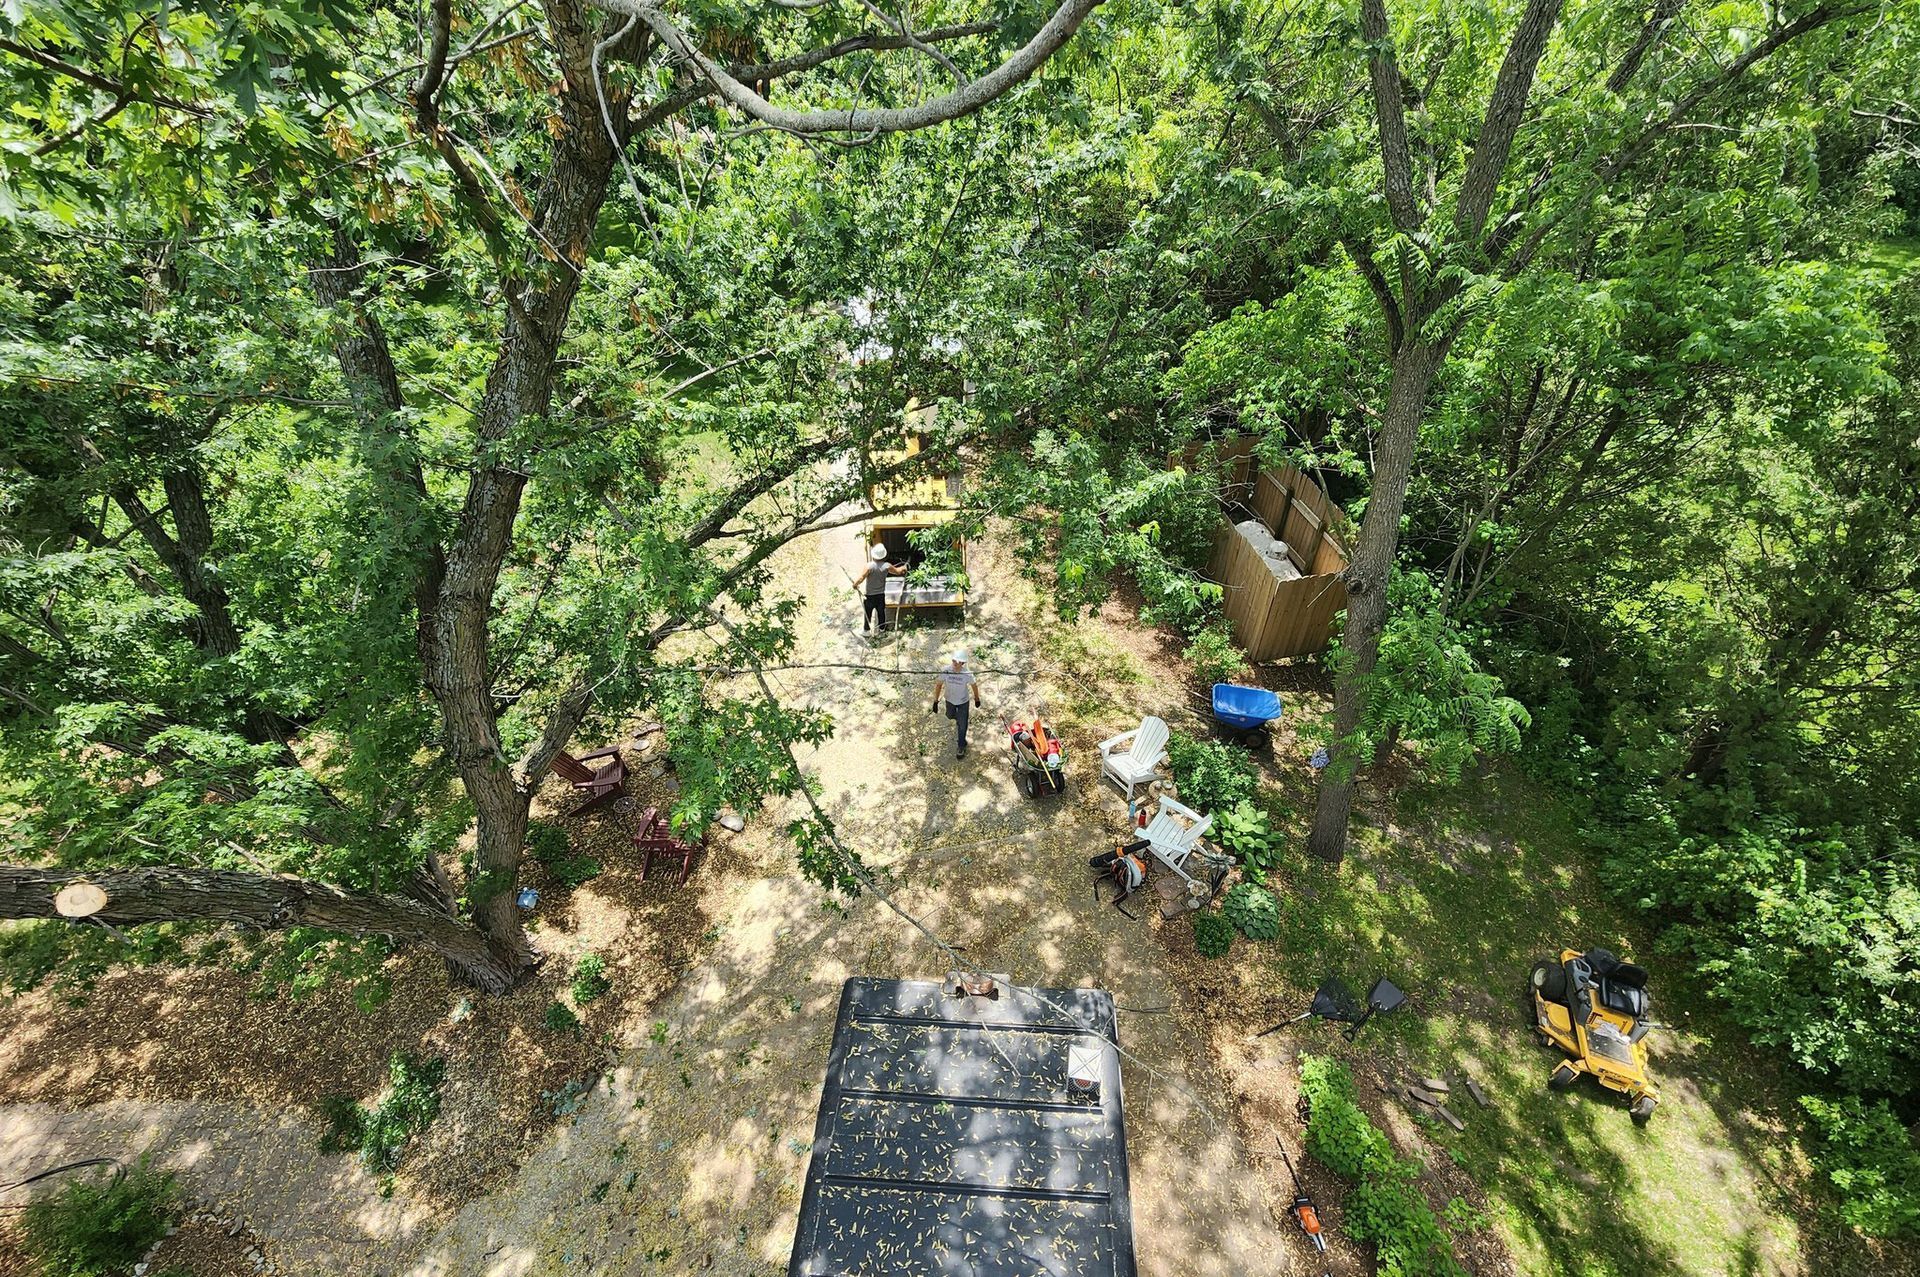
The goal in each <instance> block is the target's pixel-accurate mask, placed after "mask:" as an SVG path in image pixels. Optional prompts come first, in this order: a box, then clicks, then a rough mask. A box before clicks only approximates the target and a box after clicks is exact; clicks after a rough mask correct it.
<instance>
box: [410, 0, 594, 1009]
mask: <svg viewBox="0 0 1920 1277" xmlns="http://www.w3.org/2000/svg"><path fill="white" fill-rule="evenodd" d="M547 19H548V24H549V27H550V29H551V31H552V34H553V39H554V45H555V48H556V50H557V51H558V53H559V55H560V59H561V63H562V65H563V67H565V68H566V69H567V71H568V76H567V81H566V88H565V89H564V91H563V92H562V93H561V94H560V97H559V100H558V103H557V105H558V109H559V112H560V115H561V117H562V119H563V121H564V127H563V128H562V129H561V130H560V131H559V133H558V135H557V136H556V137H555V139H554V144H553V159H552V163H551V164H550V165H549V166H548V168H547V173H546V177H545V178H544V180H543V181H542V182H541V185H540V193H539V198H538V199H537V201H536V203H535V207H534V217H533V222H534V225H536V226H537V227H538V228H539V240H540V243H539V247H538V249H537V250H536V251H534V252H531V253H529V255H528V257H527V259H526V264H525V270H526V278H525V281H524V282H515V283H513V284H512V285H510V286H509V288H508V294H507V296H508V300H507V313H506V321H505V326H504V329H503V332H502V334H501V339H500V354H499V356H498V358H496V359H495V360H494V364H493V367H492V369H491V370H490V371H489V372H488V374H487V385H486V390H485V391H484V392H483V393H482V396H481V400H480V405H479V413H478V420H477V421H476V422H475V434H476V435H477V436H478V443H479V450H480V451H481V453H482V454H485V453H489V452H495V451H497V450H498V449H499V448H500V447H501V446H502V445H503V444H504V441H506V440H507V439H509V438H510V437H512V436H513V435H514V434H515V432H516V431H518V430H520V429H521V428H522V426H521V423H522V422H524V421H526V420H528V419H529V418H538V417H543V416H545V415H546V414H547V413H548V412H549V411H550V410H551V408H552V399H553V374H554V358H555V356H556V355H557V353H558V352H559V349H560V341H561V339H562V337H564V336H565V334H566V329H567V319H568V316H569V315H570V314H571V313H572V310H573V301H574V298H575V296H577V295H578V293H579V291H580V282H581V274H580V270H581V267H582V266H583V264H584V263H585V262H586V260H587V256H588V250H589V249H590V247H591V246H592V242H593V232H594V227H595V225H596V223H597V222H598V221H599V217H600V205H601V202H602V201H603V200H605V198H606V194H607V184H608V181H609V180H610V179H611V177H612V175H613V168H614V165H615V164H616V163H618V162H619V156H618V154H617V152H616V151H615V149H614V145H615V144H614V142H613V141H612V140H610V139H609V138H608V137H607V135H606V132H605V130H604V128H603V126H602V124H601V121H600V114H599V113H600V101H599V97H598V95H597V94H596V92H595V90H594V88H593V80H592V72H591V69H590V66H589V64H588V60H589V55H590V53H591V51H592V47H593V43H594V37H593V36H592V35H591V34H590V31H589V28H588V23H587V19H586V15H585V13H584V12H583V11H581V10H579V9H577V8H575V7H574V6H573V5H572V4H569V3H563V2H561V0H554V2H553V3H549V4H548V5H547ZM608 98H609V102H608V106H609V109H610V112H611V115H612V118H613V119H615V120H618V121H622V122H624V121H626V119H627V109H626V101H625V97H624V95H623V94H620V93H616V92H615V91H614V90H612V89H609V90H608ZM620 137H621V139H622V140H624V137H625V131H624V129H623V130H622V132H621V134H620ZM528 477H529V476H528V475H527V473H526V471H524V470H522V469H520V468H518V467H517V466H516V465H515V464H514V462H513V460H512V459H510V458H502V459H498V460H496V459H493V458H487V459H485V460H480V461H478V462H477V464H476V465H475V468H474V470H473V472H472V474H471V475H470V476H469V478H468V481H467V495H466V501H465V503H464V504H463V505H462V507H461V510H460V520H459V524H458V526H457V528H456V529H455V533H454V536H453V538H452V540H451V542H450V544H449V545H448V547H447V551H446V557H445V565H444V572H443V576H442V578H441V580H440V581H439V583H438V584H439V589H438V591H437V597H436V598H434V599H433V600H431V602H423V606H422V616H421V628H420V657H421V664H422V666H423V668H424V670H425V673H426V682H427V687H428V688H429V689H430V690H431V691H432V693H433V698H434V701H435V703H436V704H438V705H439V707H440V714H441V721H442V723H443V724H444V731H445V736H446V739H445V748H446V751H447V754H448V756H449V757H450V758H451V759H452V761H453V763H454V766H455V767H456V768H458V769H459V772H460V779H461V782H462V783H463V784H464V785H465V787H466V791H467V794H468V796H469V797H470V798H472V799H473V808H474V819H475V824H476V845H475V848H474V862H475V866H476V868H477V869H478V871H479V872H480V873H482V874H485V875H486V876H487V881H488V884H489V886H490V887H492V888H495V889H496V892H495V894H493V895H491V896H490V897H489V898H488V899H487V900H486V901H484V902H483V903H482V904H481V905H480V907H479V908H478V909H477V910H476V913H475V921H476V922H477V923H478V924H479V926H480V929H481V930H482V931H484V932H485V933H486V934H487V936H488V937H489V939H490V940H491V941H492V943H493V945H494V947H495V949H496V950H498V951H499V952H502V953H506V954H510V955H512V957H513V959H514V960H515V961H516V962H517V963H519V964H520V965H521V968H522V970H523V971H524V970H528V969H531V967H532V965H533V963H534V961H535V960H536V955H535V953H534V950H533V946H532V945H531V944H529V943H528V941H527V938H526V934H525V932H524V931H523V930H522V928H521V925H520V915H519V913H518V910H517V908H516V906H515V904H514V901H513V895H514V891H513V888H514V887H515V886H516V885H517V884H518V882H519V873H520V852H521V846H522V843H523V842H524V840H525V837H526V832H527V809H528V806H529V804H530V803H531V801H532V799H533V791H534V789H535V788H536V787H537V786H538V785H539V783H540V776H539V774H538V773H537V771H536V772H534V773H533V774H526V773H525V772H523V771H521V770H520V769H516V768H515V767H514V766H513V765H512V763H511V762H509V761H508V759H507V757H506V754H505V751H504V747H503V744H502V742H501V739H500V728H499V721H498V716H497V712H496V709H495V705H494V700H493V689H492V662H491V659H490V654H489V653H490V639H491V635H490V633H489V627H490V622H491V620H492V616H493V592H494V589H495V587H496V586H497V585H498V584H499V581H500V571H501V568H502V567H503V566H504V564H505V563H506V558H507V552H508V551H509V549H511V548H512V545H513V525H514V521H515V519H516V518H517V517H518V515H519V511H520V499H521V496H522V495H523V493H524V492H525V490H526V485H527V480H528ZM586 706H587V701H586V699H585V698H577V699H576V698H572V697H562V704H561V707H560V708H559V709H558V710H557V711H556V716H557V717H558V718H560V719H561V720H562V721H560V722H558V723H556V724H549V728H548V731H547V732H545V733H543V738H545V737H546V736H551V735H554V734H555V730H556V729H559V730H558V739H559V740H560V741H561V742H564V741H565V739H566V737H567V736H570V735H571V734H572V732H573V728H574V726H575V725H576V724H578V722H579V719H580V715H581V714H583V713H584V712H585V711H586ZM569 715H570V716H571V717H570V718H569V717H568V716H569Z"/></svg>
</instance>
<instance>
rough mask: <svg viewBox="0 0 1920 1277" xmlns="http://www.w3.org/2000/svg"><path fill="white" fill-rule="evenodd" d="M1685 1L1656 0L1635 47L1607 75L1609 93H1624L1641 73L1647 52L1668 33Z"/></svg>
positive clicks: (1634, 44)
mask: <svg viewBox="0 0 1920 1277" xmlns="http://www.w3.org/2000/svg"><path fill="white" fill-rule="evenodd" d="M1685 3H1686V0H1656V2H1655V4H1654V6H1653V11H1652V12H1651V13H1649V14H1648V15H1647V21H1646V25H1645V26H1643V27H1641V28H1640V35H1639V38H1638V39H1636V40H1635V41H1634V42H1633V47H1632V48H1630V49H1628V50H1627V56H1626V57H1624V58H1621V59H1620V65H1619V66H1617V67H1615V68H1614V69H1613V74H1612V75H1610V76H1608V77H1607V91H1608V92H1609V93H1623V92H1625V91H1626V88H1627V86H1628V85H1629V84H1631V83H1633V77H1634V76H1636V75H1638V74H1639V73H1640V64H1641V63H1642V62H1644V61H1646V59H1647V54H1648V53H1650V52H1652V51H1653V46H1654V45H1656V44H1658V43H1660V37H1661V36H1663V35H1665V34H1666V31H1667V26H1668V24H1670V23H1671V22H1672V21H1673V19H1674V18H1675V16H1676V15H1678V14H1679V12H1680V6H1681V5H1683V4H1685Z"/></svg>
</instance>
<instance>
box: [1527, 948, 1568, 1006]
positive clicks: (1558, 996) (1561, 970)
mask: <svg viewBox="0 0 1920 1277" xmlns="http://www.w3.org/2000/svg"><path fill="white" fill-rule="evenodd" d="M1532 981H1533V991H1534V992H1535V993H1538V994H1539V995H1540V996H1541V997H1543V998H1545V999H1546V1000H1547V1001H1549V1002H1558V1003H1559V1004H1560V1005H1562V1006H1565V1005H1566V1003H1567V971H1566V968H1565V967H1562V966H1561V965H1560V964H1559V963H1557V962H1553V961H1551V960H1548V959H1544V958H1543V959H1541V960H1540V961H1539V962H1536V963H1534V964H1533V977H1532Z"/></svg>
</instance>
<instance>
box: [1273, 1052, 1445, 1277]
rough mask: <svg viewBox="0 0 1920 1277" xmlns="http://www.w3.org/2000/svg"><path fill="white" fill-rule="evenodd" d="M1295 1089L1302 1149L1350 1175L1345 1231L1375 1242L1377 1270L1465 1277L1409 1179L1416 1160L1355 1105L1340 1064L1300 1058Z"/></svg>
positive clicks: (1403, 1276)
mask: <svg viewBox="0 0 1920 1277" xmlns="http://www.w3.org/2000/svg"><path fill="white" fill-rule="evenodd" d="M1300 1090H1301V1094H1302V1095H1304V1096H1305V1097H1306V1101H1307V1105H1308V1109H1309V1117H1308V1121H1307V1151H1308V1152H1309V1153H1311V1154H1313V1156H1314V1157H1315V1158H1317V1159H1318V1160H1319V1161H1320V1162H1321V1163H1322V1164H1324V1165H1325V1166H1326V1167H1327V1168H1328V1169H1330V1170H1332V1171H1333V1172H1334V1173H1335V1174H1337V1175H1339V1176H1340V1177H1341V1178H1343V1179H1346V1180H1350V1181H1352V1182H1353V1185H1354V1187H1353V1191H1352V1192H1351V1193H1349V1194H1348V1195H1347V1200H1346V1223H1347V1231H1348V1232H1349V1233H1351V1234H1352V1235H1353V1236H1354V1237H1355V1238H1357V1239H1358V1240H1360V1241H1363V1242H1367V1243H1370V1244H1371V1245H1372V1246H1373V1247H1374V1249H1375V1252H1376V1255H1377V1258H1378V1261H1379V1270H1380V1272H1382V1273H1389V1274H1393V1275H1394V1277H1464V1275H1465V1273H1466V1271H1467V1270H1466V1269H1465V1268H1464V1267H1463V1266H1462V1265H1461V1264H1460V1261H1459V1260H1457V1259H1455V1258H1454V1255H1453V1241H1452V1238H1451V1237H1450V1236H1449V1235H1448V1232H1447V1229H1446V1227H1445V1226H1444V1225H1442V1224H1441V1222H1440V1219H1439V1217H1438V1216H1437V1215H1435V1214H1434V1210H1433V1207H1432V1206H1431V1205H1429V1204H1428V1202H1427V1198H1426V1194H1425V1193H1423V1192H1421V1191H1420V1188H1419V1185H1418V1184H1417V1183H1416V1182H1415V1181H1416V1180H1417V1178H1418V1176H1419V1173H1420V1170H1419V1167H1417V1166H1415V1165H1414V1164H1412V1163H1411V1162H1405V1161H1402V1160H1401V1159H1400V1157H1399V1156H1398V1155H1397V1154H1395V1153H1394V1151H1393V1145H1392V1143H1391V1142H1389V1141H1388V1139H1387V1137H1386V1134H1385V1133H1384V1132H1383V1131H1381V1130H1380V1129H1379V1128H1378V1127H1376V1126H1375V1125H1374V1124H1373V1122H1372V1120H1371V1119H1370V1118H1368V1117H1367V1115H1366V1113H1365V1112H1363V1111H1362V1110H1361V1108H1360V1104H1359V1101H1358V1099H1357V1098H1356V1096H1355V1094H1354V1089H1353V1075H1352V1074H1351V1073H1349V1072H1347V1068H1346V1066H1345V1065H1344V1064H1341V1063H1340V1062H1338V1061H1337V1060H1332V1059H1329V1058H1327V1057H1326V1056H1314V1055H1309V1056H1306V1057H1304V1058H1302V1059H1301V1061H1300Z"/></svg>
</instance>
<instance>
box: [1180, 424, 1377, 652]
mask: <svg viewBox="0 0 1920 1277" xmlns="http://www.w3.org/2000/svg"><path fill="white" fill-rule="evenodd" d="M1212 447H1213V448H1214V450H1215V454H1216V455H1217V456H1218V457H1219V458H1220V460H1221V462H1222V463H1223V466H1224V469H1223V473H1222V475H1221V483H1220V499H1221V502H1222V504H1223V506H1224V508H1225V510H1226V513H1225V514H1224V515H1222V517H1221V519H1220V526H1219V528H1218V530H1217V531H1216V532H1215V533H1214V538H1213V554H1212V556H1211V558H1209V560H1208V562H1207V575H1208V577H1210V578H1211V579H1213V580H1214V581H1217V582H1219V583H1220V585H1221V586H1222V587H1223V588H1224V589H1225V590H1226V607H1225V610H1226V616H1227V621H1228V623H1229V624H1231V625H1232V626H1233V637H1234V640H1235V641H1236V642H1238V643H1239V644H1240V646H1241V647H1243V648H1245V649H1246V652H1247V656H1248V657H1249V658H1250V659H1252V660H1256V661H1273V660H1278V659H1280V658H1281V657H1284V656H1307V655H1310V654H1312V653H1314V652H1320V651H1324V650H1325V649H1326V647H1327V644H1328V643H1330V642H1331V641H1332V639H1333V624H1334V620H1335V619H1336V618H1337V617H1338V616H1339V615H1340V613H1341V612H1342V611H1343V610H1345V608H1346V606H1347V587H1346V584H1345V583H1344V582H1343V581H1342V580H1341V579H1340V575H1339V574H1340V573H1341V572H1343V571H1345V570H1346V566H1347V552H1346V538H1347V536H1348V535H1349V525H1348V523H1347V519H1346V516H1345V515H1344V514H1342V513H1341V512H1340V509H1339V507H1337V506H1336V505H1334V504H1333V501H1332V499H1331V498H1329V497H1328V496H1327V494H1326V493H1325V492H1324V491H1322V490H1321V488H1320V485H1319V484H1317V483H1315V482H1314V481H1313V480H1312V479H1310V478H1308V477H1307V476H1306V475H1305V474H1303V473H1301V472H1300V471H1299V470H1296V469H1295V468H1294V467H1292V466H1288V465H1280V466H1264V467H1263V466H1261V465H1260V463H1259V460H1258V458H1256V457H1255V456H1254V452H1253V447H1254V441H1253V440H1252V439H1247V438H1241V439H1233V440H1228V441H1225V442H1223V443H1218V444H1214V445H1212ZM1199 452H1200V445H1196V446H1194V447H1192V448H1189V449H1187V450H1186V451H1185V453H1183V454H1182V455H1181V456H1180V457H1179V458H1178V460H1179V461H1180V462H1181V463H1182V464H1187V465H1191V464H1192V463H1193V461H1194V459H1195V458H1197V457H1198V455H1199ZM1248 516H1251V517H1253V518H1257V519H1258V520H1260V522H1261V523H1263V524H1265V525H1266V527H1267V530H1268V531H1269V532H1271V533H1272V534H1273V535H1274V536H1275V537H1276V538H1278V539H1279V540H1281V541H1284V542H1285V543H1286V546H1287V557H1288V559H1290V560H1291V561H1292V563H1293V566H1294V567H1295V568H1296V569H1298V570H1299V572H1300V575H1299V576H1298V577H1296V578H1294V579H1293V580H1281V579H1280V578H1279V577H1278V576H1277V575H1275V573H1274V571H1273V569H1272V568H1271V567H1270V566H1269V565H1268V563H1267V561H1266V560H1265V559H1264V558H1263V557H1262V556H1261V555H1260V552H1259V551H1258V550H1256V549H1254V548H1253V546H1251V545H1249V544H1248V543H1247V541H1246V538H1244V537H1243V536H1241V535H1240V534H1239V533H1238V532H1237V531H1235V529H1234V524H1235V523H1236V522H1237V521H1239V520H1242V519H1245V518H1247V517H1248Z"/></svg>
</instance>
